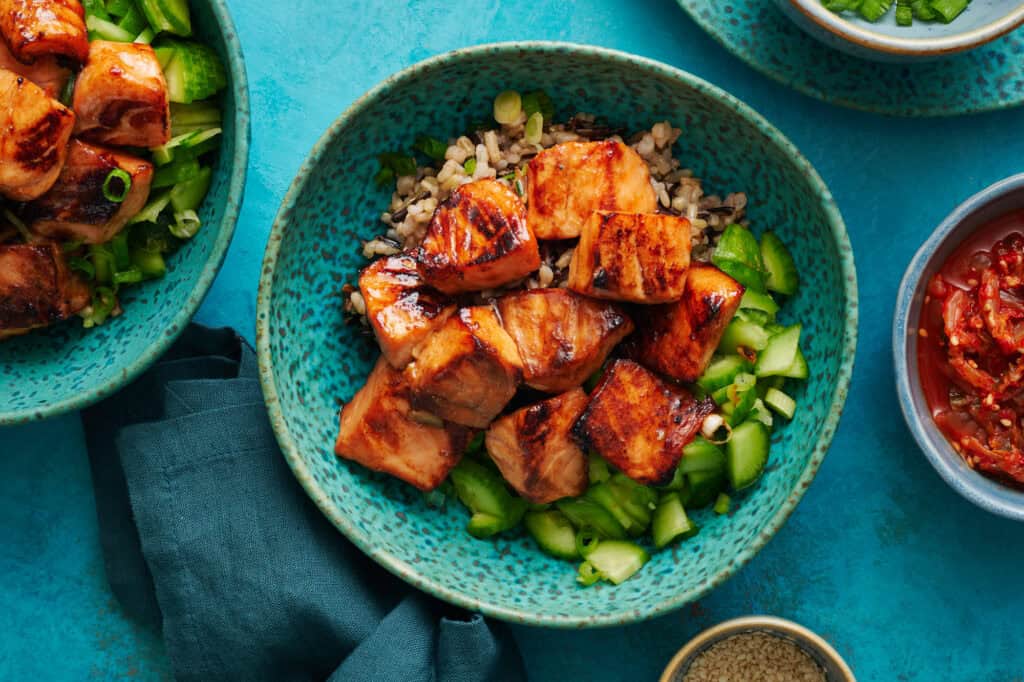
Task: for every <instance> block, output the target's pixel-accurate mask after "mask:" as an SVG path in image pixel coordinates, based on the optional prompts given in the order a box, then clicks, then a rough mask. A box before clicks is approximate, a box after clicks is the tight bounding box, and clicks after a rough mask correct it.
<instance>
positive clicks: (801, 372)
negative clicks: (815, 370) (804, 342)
mask: <svg viewBox="0 0 1024 682" xmlns="http://www.w3.org/2000/svg"><path fill="white" fill-rule="evenodd" d="M779 376H782V377H787V378H789V379H806V378H807V377H808V376H810V371H809V369H808V367H807V359H806V358H805V357H804V353H803V351H801V350H800V349H799V348H797V349H796V358H795V359H794V360H793V364H792V365H790V366H789V368H788V369H787V370H786V371H785V372H783V373H782V374H780V375H779Z"/></svg>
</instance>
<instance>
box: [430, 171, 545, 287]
mask: <svg viewBox="0 0 1024 682" xmlns="http://www.w3.org/2000/svg"><path fill="white" fill-rule="evenodd" d="M417 259H418V261H419V264H420V272H421V273H422V274H423V279H424V280H425V281H426V282H427V284H429V285H430V286H432V287H434V288H435V289H438V290H440V291H443V292H445V293H447V294H456V293H460V292H464V291H480V290H483V289H493V288H495V287H499V286H501V285H502V284H508V283H509V282H514V281H515V280H517V279H521V278H523V277H525V276H526V275H528V274H530V273H531V272H533V271H534V270H536V269H537V268H539V267H540V251H539V250H538V248H537V240H536V239H535V238H534V236H533V233H532V232H530V230H529V229H528V228H527V226H526V209H525V207H524V206H523V202H522V200H520V199H519V196H518V195H517V194H516V193H515V192H513V191H512V190H511V189H509V188H508V186H507V185H505V184H504V183H501V182H498V181H497V180H477V181H476V182H470V183H468V184H465V185H462V187H459V188H458V189H456V190H455V191H454V192H452V194H451V196H450V197H448V199H446V200H445V201H444V202H443V203H442V204H441V205H440V206H438V208H437V211H436V212H435V213H434V217H433V219H432V220H431V221H430V227H429V229H428V230H427V235H426V237H424V239H423V243H422V245H421V246H420V249H419V250H418V254H417Z"/></svg>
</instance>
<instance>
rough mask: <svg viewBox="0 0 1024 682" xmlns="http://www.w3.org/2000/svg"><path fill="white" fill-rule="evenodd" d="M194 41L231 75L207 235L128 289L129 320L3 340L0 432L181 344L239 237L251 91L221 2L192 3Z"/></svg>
mask: <svg viewBox="0 0 1024 682" xmlns="http://www.w3.org/2000/svg"><path fill="white" fill-rule="evenodd" d="M191 7H192V23H193V26H194V30H195V33H196V36H197V38H198V39H199V40H202V41H203V42H205V43H206V44H208V45H211V46H213V47H214V48H215V49H216V50H217V52H218V53H219V54H220V57H221V59H222V60H223V61H224V64H225V66H226V68H227V71H228V79H229V84H228V87H227V88H226V89H225V91H224V93H223V96H222V104H221V106H222V110H223V115H224V119H223V124H222V127H223V129H224V133H223V136H222V143H221V149H220V153H219V156H218V161H217V165H216V167H215V168H214V175H213V183H212V185H211V187H210V193H209V194H208V195H207V197H206V200H205V201H204V202H203V205H202V206H201V207H200V210H199V215H200V217H201V219H202V221H203V228H202V229H201V230H200V231H199V233H198V234H197V235H196V236H195V237H194V238H193V239H191V240H190V241H189V242H187V243H186V244H185V245H184V247H183V248H182V249H181V250H180V251H178V252H177V253H175V254H173V255H171V256H170V257H169V258H168V261H167V265H168V270H167V275H166V276H165V277H163V278H162V279H158V280H152V281H149V282H145V283H143V284H141V285H137V286H133V287H130V288H129V289H127V290H126V294H125V295H124V296H122V306H123V308H124V314H123V315H121V316H120V317H117V318H113V319H111V320H109V321H108V322H107V323H106V324H104V325H103V326H101V327H98V328H95V329H84V328H83V327H82V324H81V320H80V319H79V318H78V317H74V318H72V319H71V320H68V321H66V322H63V323H61V324H58V325H55V326H53V327H50V328H47V329H43V330H37V331H35V332H33V333H31V334H28V335H26V336H22V337H16V338H13V339H9V340H7V341H3V342H0V425H4V424H17V423H20V422H25V421H29V420H33V419H42V418H45V417H53V416H56V415H59V414H63V413H65V412H70V411H73V410H79V409H82V408H83V407H86V406H88V405H90V404H92V403H94V402H96V401H97V400H100V399H101V398H103V397H104V396H107V395H110V394H111V393H113V392H115V391H116V390H118V389H119V388H121V387H122V386H124V385H125V384H127V383H128V382H130V381H131V380H132V379H134V378H135V377H136V376H138V375H139V374H140V373H141V372H143V371H144V370H145V369H146V368H147V367H149V366H150V365H151V364H152V363H153V362H154V361H156V360H157V359H158V358H159V357H160V355H162V354H163V352H164V351H165V350H166V349H167V348H168V347H169V346H170V344H171V343H172V342H173V341H174V339H175V338H177V336H178V334H179V333H181V331H182V330H183V329H184V328H185V326H186V325H187V324H188V321H189V320H190V319H191V318H192V316H193V315H194V314H195V312H196V310H197V309H198V308H199V304H200V303H201V302H202V300H203V297H204V296H205V295H206V292H207V291H208V290H209V288H210V285H211V284H212V283H213V279H214V277H215V276H216V274H217V271H218V270H219V269H220V265H221V262H222V261H223V259H224V254H225V253H226V252H227V248H228V244H229V243H230V242H231V236H232V234H233V233H234V229H235V222H236V220H237V219H238V211H239V207H240V206H241V203H242V194H243V191H244V188H245V173H246V167H247V165H248V158H249V92H248V84H247V81H246V74H245V65H244V64H243V61H242V49H241V46H240V44H239V42H238V37H237V35H236V34H235V29H234V25H233V24H232V21H231V17H230V15H229V14H228V10H227V6H226V4H225V3H224V2H223V0H192V3H191Z"/></svg>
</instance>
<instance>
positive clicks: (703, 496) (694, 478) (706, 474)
mask: <svg viewBox="0 0 1024 682" xmlns="http://www.w3.org/2000/svg"><path fill="white" fill-rule="evenodd" d="M686 482H687V484H688V485H689V489H690V499H689V500H687V501H686V508H687V509H702V508H703V507H706V506H708V505H709V504H711V503H712V502H714V501H715V498H716V497H718V493H720V492H722V489H723V488H725V483H726V474H725V468H722V469H718V470H707V471H693V472H690V473H688V474H686Z"/></svg>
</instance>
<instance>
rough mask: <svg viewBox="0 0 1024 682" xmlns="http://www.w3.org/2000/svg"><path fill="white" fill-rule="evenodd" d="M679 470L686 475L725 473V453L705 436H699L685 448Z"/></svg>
mask: <svg viewBox="0 0 1024 682" xmlns="http://www.w3.org/2000/svg"><path fill="white" fill-rule="evenodd" d="M679 470H680V471H681V472H683V473H684V474H692V473H694V472H695V471H724V470H725V453H724V452H722V449H721V448H720V447H718V446H717V445H715V444H714V443H712V442H710V441H708V440H707V439H705V438H704V437H703V436H697V437H696V438H694V439H693V441H692V442H691V443H689V444H687V445H686V447H684V448H683V458H682V459H681V460H679Z"/></svg>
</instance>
